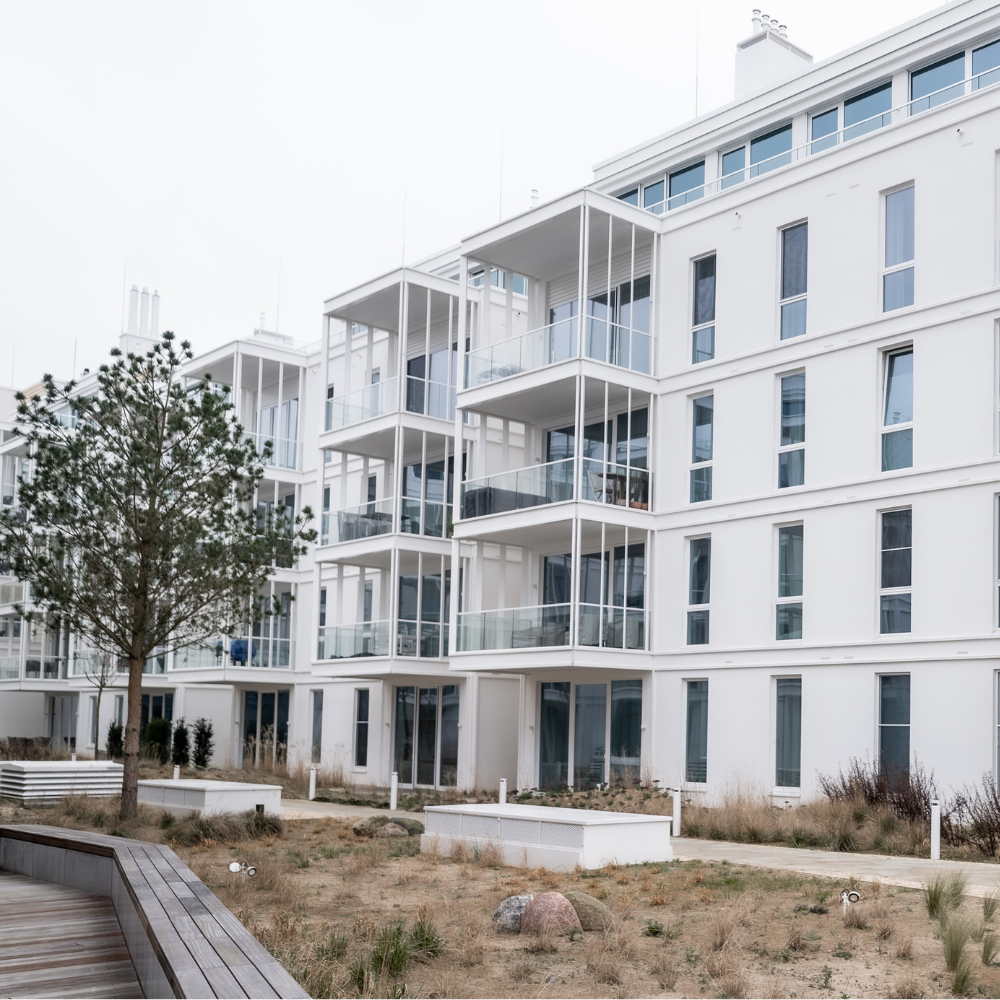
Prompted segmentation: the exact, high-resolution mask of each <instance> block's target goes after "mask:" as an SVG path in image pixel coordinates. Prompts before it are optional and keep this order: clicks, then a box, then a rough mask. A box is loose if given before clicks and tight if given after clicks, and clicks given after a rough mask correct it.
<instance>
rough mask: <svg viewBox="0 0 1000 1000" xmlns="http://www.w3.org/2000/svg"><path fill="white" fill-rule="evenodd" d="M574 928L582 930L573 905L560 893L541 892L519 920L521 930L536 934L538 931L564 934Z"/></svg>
mask: <svg viewBox="0 0 1000 1000" xmlns="http://www.w3.org/2000/svg"><path fill="white" fill-rule="evenodd" d="M574 927H575V928H576V929H577V930H578V931H582V930H583V927H582V925H581V924H580V918H579V917H578V916H577V915H576V910H574V909H573V904H572V903H571V902H570V901H569V900H568V899H567V898H566V897H565V896H564V895H563V894H562V893H561V892H543V893H542V894H541V895H540V896H536V897H535V898H534V899H533V900H532V901H531V902H530V903H529V904H528V907H527V909H526V910H525V911H524V916H523V917H522V918H521V930H522V931H533V932H534V933H536V934H537V933H539V932H540V931H548V932H549V933H550V934H565V933H567V932H568V931H571V930H572V929H573V928H574Z"/></svg>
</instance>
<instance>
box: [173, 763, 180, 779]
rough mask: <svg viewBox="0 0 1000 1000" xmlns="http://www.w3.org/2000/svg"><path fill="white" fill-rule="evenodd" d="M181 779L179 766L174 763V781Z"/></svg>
mask: <svg viewBox="0 0 1000 1000" xmlns="http://www.w3.org/2000/svg"><path fill="white" fill-rule="evenodd" d="M180 780H181V766H180V764H174V781H180Z"/></svg>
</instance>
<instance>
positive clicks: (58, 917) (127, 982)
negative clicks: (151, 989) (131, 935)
mask: <svg viewBox="0 0 1000 1000" xmlns="http://www.w3.org/2000/svg"><path fill="white" fill-rule="evenodd" d="M0 996H2V997H141V996H142V989H141V987H140V986H139V980H138V979H137V978H136V975H135V969H134V968H133V967H132V960H131V959H130V958H129V953H128V948H127V947H126V946H125V938H124V937H122V932H121V928H120V927H119V926H118V918H117V917H116V916H115V908H114V905H113V904H112V902H111V900H110V899H109V898H108V897H107V896H92V895H90V893H86V892H80V891H79V890H77V889H69V888H67V887H66V886H63V885H55V884H54V883H52V882H42V881H39V880H38V879H33V878H27V877H25V876H24V875H13V874H11V873H10V872H4V871H0Z"/></svg>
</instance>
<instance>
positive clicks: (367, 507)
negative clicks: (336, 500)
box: [320, 497, 452, 545]
mask: <svg viewBox="0 0 1000 1000" xmlns="http://www.w3.org/2000/svg"><path fill="white" fill-rule="evenodd" d="M392 506H393V500H392V497H386V499H384V500H373V501H372V502H371V503H363V504H359V505H358V506H357V507H346V508H344V509H343V510H337V511H333V512H330V511H325V512H324V513H323V517H322V520H321V525H320V545H336V544H338V543H340V542H356V541H358V539H361V538H375V537H378V536H379V535H390V534H392V532H393V509H392ZM421 507H423V513H424V517H423V531H421V522H420V511H421ZM399 531H400V532H401V533H402V534H404V535H420V534H423V535H424V536H425V537H427V538H450V537H451V534H452V524H451V504H445V503H440V502H437V501H434V500H424V501H420V500H419V499H417V498H415V497H403V499H402V501H401V503H400V517H399Z"/></svg>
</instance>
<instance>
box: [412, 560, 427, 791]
mask: <svg viewBox="0 0 1000 1000" xmlns="http://www.w3.org/2000/svg"><path fill="white" fill-rule="evenodd" d="M423 610H424V554H423V552H418V553H417V610H416V615H417V618H416V621H415V622H414V625H415V626H416V629H415V635H414V644H415V645H414V650H413V655H414V656H415V657H417V656H419V655H420V626H421V624H422V622H421V614H422V612H423ZM414 709H416V706H414ZM414 742H415V741H414ZM414 764H416V761H414ZM414 781H416V777H415V776H414Z"/></svg>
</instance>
